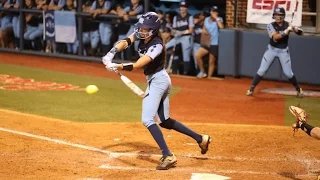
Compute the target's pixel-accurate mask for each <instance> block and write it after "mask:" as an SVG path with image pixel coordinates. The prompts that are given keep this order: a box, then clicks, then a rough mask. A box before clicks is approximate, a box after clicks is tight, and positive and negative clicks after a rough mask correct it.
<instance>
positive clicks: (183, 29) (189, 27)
mask: <svg viewBox="0 0 320 180" xmlns="http://www.w3.org/2000/svg"><path fill="white" fill-rule="evenodd" d="M172 28H173V30H174V33H173V34H174V36H175V38H174V39H172V40H170V41H169V42H168V43H167V44H166V49H169V48H171V47H174V46H176V45H177V44H181V47H182V56H183V67H184V68H183V69H184V70H183V74H185V75H186V74H188V73H189V72H190V70H189V69H190V56H191V50H192V44H193V38H192V35H191V34H192V32H193V29H194V24H193V17H192V16H191V15H190V14H189V13H188V4H187V3H186V2H185V1H182V2H181V3H180V14H179V15H177V16H174V18H173V25H172Z"/></svg>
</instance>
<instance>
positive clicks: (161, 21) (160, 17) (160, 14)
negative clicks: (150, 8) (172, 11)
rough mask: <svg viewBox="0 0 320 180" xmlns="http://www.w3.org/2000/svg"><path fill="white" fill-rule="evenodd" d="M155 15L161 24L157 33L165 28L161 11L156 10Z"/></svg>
mask: <svg viewBox="0 0 320 180" xmlns="http://www.w3.org/2000/svg"><path fill="white" fill-rule="evenodd" d="M156 13H157V15H158V17H159V19H160V23H161V25H160V29H159V31H160V32H163V29H164V28H165V27H166V21H165V19H164V16H163V11H161V10H158V11H157V12H156Z"/></svg>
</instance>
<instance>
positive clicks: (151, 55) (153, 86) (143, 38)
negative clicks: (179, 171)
mask: <svg viewBox="0 0 320 180" xmlns="http://www.w3.org/2000/svg"><path fill="white" fill-rule="evenodd" d="M159 29H160V19H159V17H158V15H157V14H156V13H155V12H148V13H146V14H144V15H142V17H141V18H140V19H139V22H138V23H136V24H135V30H134V33H133V34H131V35H130V36H129V37H127V38H125V39H124V40H121V41H119V42H118V43H116V45H115V47H113V48H112V49H111V50H110V51H109V53H108V54H107V55H106V56H104V57H103V58H102V60H103V63H104V64H105V65H106V68H107V69H108V70H109V71H113V70H115V69H123V70H128V71H132V70H134V69H138V68H142V67H143V68H144V74H145V75H146V79H147V83H148V87H147V90H146V91H145V97H144V99H143V103H142V123H143V124H144V125H145V126H146V127H147V128H148V130H149V131H150V133H151V135H152V137H153V138H154V140H155V141H156V142H157V144H158V146H159V147H160V149H161V151H162V155H163V156H162V158H161V159H160V163H159V165H158V166H157V167H156V169H157V170H166V169H169V168H171V167H173V166H174V165H175V164H176V162H177V159H176V157H175V156H174V155H173V154H172V153H171V152H170V150H169V148H168V146H167V144H166V142H165V140H164V137H163V135H162V132H161V130H160V128H159V126H158V125H157V124H156V122H155V121H154V117H155V116H157V117H158V120H159V123H160V124H159V125H160V126H161V127H163V128H166V129H173V130H175V131H178V132H180V133H183V134H185V135H188V136H190V137H191V138H193V139H194V140H196V141H197V143H198V144H199V147H200V149H201V153H202V154H205V153H206V152H207V151H208V146H209V144H210V141H211V138H210V136H208V135H200V134H198V133H196V132H194V131H193V130H191V129H189V128H188V127H186V126H185V125H183V124H182V123H180V122H179V121H176V120H174V119H172V118H170V116H169V93H170V89H171V80H170V77H169V75H168V73H167V72H166V71H165V69H164V66H165V57H166V54H165V48H164V46H163V43H162V39H161V35H160V32H159ZM134 41H139V46H138V52H139V55H140V58H139V59H138V61H137V62H136V63H125V64H115V63H112V59H113V57H114V56H115V54H116V53H117V52H120V51H122V50H124V49H126V48H127V47H128V46H130V45H131V44H133V42H134Z"/></svg>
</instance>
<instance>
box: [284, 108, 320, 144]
mask: <svg viewBox="0 0 320 180" xmlns="http://www.w3.org/2000/svg"><path fill="white" fill-rule="evenodd" d="M289 110H290V112H291V113H292V114H293V115H294V116H295V117H296V118H297V122H296V123H294V124H293V125H292V128H294V129H299V128H301V129H302V130H303V131H304V132H306V133H307V134H308V135H309V136H311V137H313V138H315V139H318V140H320V128H319V127H313V126H311V125H309V124H307V114H306V112H305V110H303V109H301V108H299V107H296V106H290V107H289Z"/></svg>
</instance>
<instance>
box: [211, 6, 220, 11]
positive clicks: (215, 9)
mask: <svg viewBox="0 0 320 180" xmlns="http://www.w3.org/2000/svg"><path fill="white" fill-rule="evenodd" d="M210 11H215V12H218V7H217V6H212V7H211V8H210Z"/></svg>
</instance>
